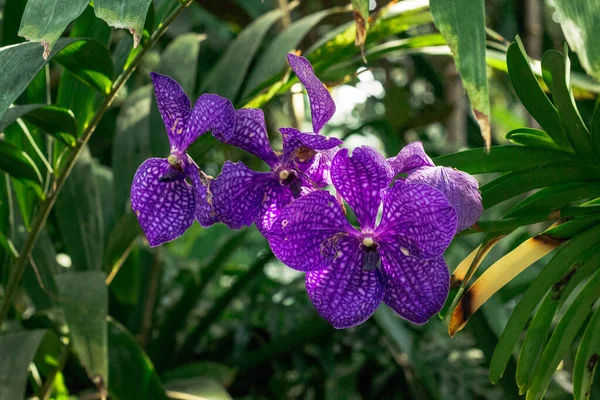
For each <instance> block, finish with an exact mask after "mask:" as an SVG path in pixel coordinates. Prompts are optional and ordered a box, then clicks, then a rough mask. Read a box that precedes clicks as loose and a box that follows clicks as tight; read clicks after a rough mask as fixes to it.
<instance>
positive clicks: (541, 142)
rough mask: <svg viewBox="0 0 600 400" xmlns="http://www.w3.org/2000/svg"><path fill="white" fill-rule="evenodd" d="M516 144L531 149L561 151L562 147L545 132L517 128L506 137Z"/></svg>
mask: <svg viewBox="0 0 600 400" xmlns="http://www.w3.org/2000/svg"><path fill="white" fill-rule="evenodd" d="M505 138H506V139H508V140H510V141H511V142H512V143H514V144H520V145H523V146H530V147H542V148H546V149H551V150H556V151H560V150H561V149H560V147H559V146H558V145H557V144H556V142H554V140H552V138H551V137H550V136H549V135H548V134H547V133H546V132H545V131H541V130H539V129H533V128H517V129H513V130H512V131H510V132H508V133H507V134H506V136H505Z"/></svg>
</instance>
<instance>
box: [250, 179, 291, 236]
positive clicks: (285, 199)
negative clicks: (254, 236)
mask: <svg viewBox="0 0 600 400" xmlns="http://www.w3.org/2000/svg"><path fill="white" fill-rule="evenodd" d="M292 200H294V196H293V195H292V191H291V190H290V188H289V187H287V186H282V185H280V184H279V181H277V180H269V181H268V182H267V183H266V184H265V196H264V201H263V203H262V206H261V208H260V211H259V212H258V216H257V217H256V219H255V220H254V223H255V224H256V227H257V228H258V230H259V231H260V233H262V235H263V236H265V237H267V235H268V233H269V231H270V229H271V226H272V225H273V222H274V221H275V220H276V219H277V217H279V214H281V211H282V210H283V209H284V208H285V207H286V206H287V205H288V204H290V203H291V202H292Z"/></svg>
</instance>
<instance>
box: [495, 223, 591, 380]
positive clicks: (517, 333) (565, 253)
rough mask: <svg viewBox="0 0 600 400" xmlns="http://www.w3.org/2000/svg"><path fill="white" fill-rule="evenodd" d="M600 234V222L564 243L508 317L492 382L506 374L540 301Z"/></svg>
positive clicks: (496, 358)
mask: <svg viewBox="0 0 600 400" xmlns="http://www.w3.org/2000/svg"><path fill="white" fill-rule="evenodd" d="M599 237H600V225H596V226H594V227H593V228H591V229H589V230H588V231H585V232H583V233H582V234H580V235H577V236H576V237H574V238H573V239H571V240H569V241H568V242H567V243H565V244H563V245H561V247H560V248H559V249H558V251H557V252H556V253H555V254H554V256H553V257H552V259H551V260H550V262H548V264H546V266H545V267H544V268H543V269H542V272H541V273H540V274H539V275H538V276H537V278H536V279H535V280H534V281H533V283H532V284H531V285H530V286H529V288H527V290H526V291H525V293H524V295H523V297H522V298H521V300H520V301H519V304H517V306H516V307H515V309H514V311H513V313H512V315H511V317H510V319H509V320H508V323H507V324H506V327H505V328H504V331H503V332H502V335H501V336H500V339H499V341H498V344H497V345H496V349H495V350H494V355H493V357H492V360H491V362H490V379H491V380H492V382H494V383H496V382H498V381H499V380H500V378H501V377H502V374H503V372H504V368H505V367H506V365H507V363H508V361H509V359H510V358H511V357H512V353H513V349H514V347H515V345H516V344H517V342H518V341H519V338H520V337H521V332H522V331H523V328H525V325H526V324H527V321H528V320H529V316H530V315H531V313H532V312H533V310H534V309H535V307H536V306H537V304H538V303H539V301H540V300H541V299H542V298H543V296H544V295H545V293H546V292H547V291H548V290H549V289H550V288H551V287H552V285H554V284H555V283H556V282H557V281H558V280H559V279H560V277H561V276H563V275H564V274H565V272H566V271H567V270H568V269H569V268H570V267H571V266H572V265H573V264H574V263H576V262H577V261H578V260H580V259H581V257H582V255H583V254H585V253H586V252H587V251H589V250H590V249H593V248H594V247H595V246H597V245H598V238H599Z"/></svg>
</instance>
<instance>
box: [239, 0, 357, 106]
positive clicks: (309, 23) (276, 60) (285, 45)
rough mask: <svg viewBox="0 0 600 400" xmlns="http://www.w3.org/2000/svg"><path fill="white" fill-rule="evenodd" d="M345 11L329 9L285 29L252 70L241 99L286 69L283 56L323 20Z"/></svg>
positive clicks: (293, 48) (343, 9) (308, 16)
mask: <svg viewBox="0 0 600 400" xmlns="http://www.w3.org/2000/svg"><path fill="white" fill-rule="evenodd" d="M344 11H347V9H346V8H341V7H338V8H331V9H329V10H323V11H319V12H316V13H314V14H311V15H307V16H306V17H304V18H301V19H299V20H298V21H296V22H294V23H293V24H292V25H290V26H289V27H288V28H287V29H285V30H284V31H283V32H282V33H281V34H279V36H277V37H276V38H275V39H274V40H273V41H272V42H271V43H270V44H269V46H267V48H266V49H265V51H264V52H263V53H262V54H261V55H260V56H259V58H258V61H257V62H256V66H255V67H254V68H252V70H251V71H250V73H249V77H248V79H247V83H246V85H245V89H244V94H243V95H242V98H247V97H248V96H249V95H250V94H251V93H252V92H253V91H255V90H256V88H257V87H259V86H260V85H261V84H262V83H263V82H265V81H266V80H268V79H269V78H272V77H273V76H276V75H277V74H279V73H281V72H282V71H283V70H284V68H285V67H286V65H287V64H286V58H285V54H287V53H289V52H290V51H293V50H295V49H296V48H297V46H298V44H300V42H301V41H302V39H304V37H305V36H306V35H307V34H308V32H310V31H311V29H312V28H314V27H315V26H316V25H317V24H318V23H319V22H321V20H323V18H325V17H327V16H329V15H332V14H335V13H341V12H344Z"/></svg>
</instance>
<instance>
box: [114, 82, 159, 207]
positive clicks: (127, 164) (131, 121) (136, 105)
mask: <svg viewBox="0 0 600 400" xmlns="http://www.w3.org/2000/svg"><path fill="white" fill-rule="evenodd" d="M152 96H153V91H152V86H151V85H146V86H143V87H141V88H139V89H137V90H136V91H135V92H133V93H131V94H130V95H129V96H128V97H127V99H126V100H125V102H123V105H122V106H121V111H120V112H119V115H118V117H117V127H116V131H115V139H114V144H113V151H112V169H113V171H119V173H118V174H116V175H115V177H114V185H115V186H114V187H115V214H116V217H117V218H120V217H121V216H122V215H123V214H125V213H126V212H130V205H129V193H130V191H131V182H133V176H134V175H135V171H137V169H138V167H139V166H140V165H141V164H142V163H143V162H144V160H146V159H147V158H150V157H152V156H153V155H157V156H162V157H166V156H167V155H168V145H166V144H165V143H164V141H165V140H166V138H167V133H166V131H165V132H164V133H163V135H161V136H160V137H158V138H157V137H152V136H151V135H150V119H149V115H150V104H151V102H152ZM160 127H161V128H164V125H163V124H162V123H161V124H160ZM161 139H163V140H161ZM157 140H161V144H165V146H166V147H164V154H155V153H154V152H153V150H152V149H153V148H154V147H155V146H152V142H153V141H155V142H156V141H157Z"/></svg>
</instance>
